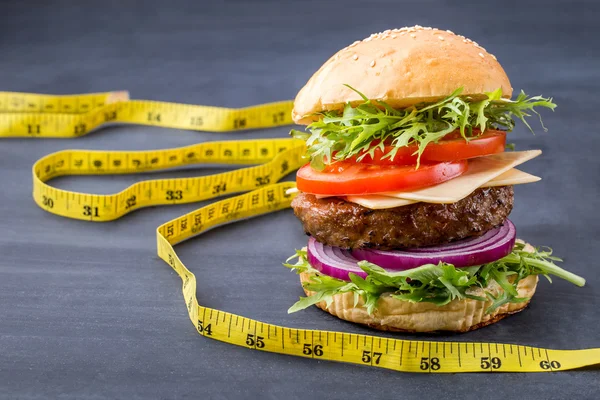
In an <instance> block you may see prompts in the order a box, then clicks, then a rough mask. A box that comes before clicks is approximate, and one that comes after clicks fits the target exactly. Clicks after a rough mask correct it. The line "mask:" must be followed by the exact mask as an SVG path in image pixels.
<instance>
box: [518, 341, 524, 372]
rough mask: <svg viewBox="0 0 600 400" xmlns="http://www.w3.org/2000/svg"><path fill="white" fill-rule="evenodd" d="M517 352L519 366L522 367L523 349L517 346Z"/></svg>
mask: <svg viewBox="0 0 600 400" xmlns="http://www.w3.org/2000/svg"><path fill="white" fill-rule="evenodd" d="M517 354H518V355H519V366H520V367H522V366H523V363H522V362H521V350H520V349H519V346H517Z"/></svg>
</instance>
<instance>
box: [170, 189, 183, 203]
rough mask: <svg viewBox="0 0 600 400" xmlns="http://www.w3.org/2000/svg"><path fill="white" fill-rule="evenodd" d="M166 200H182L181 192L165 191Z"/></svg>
mask: <svg viewBox="0 0 600 400" xmlns="http://www.w3.org/2000/svg"><path fill="white" fill-rule="evenodd" d="M166 199H167V200H169V201H172V200H183V191H181V190H167V191H166Z"/></svg>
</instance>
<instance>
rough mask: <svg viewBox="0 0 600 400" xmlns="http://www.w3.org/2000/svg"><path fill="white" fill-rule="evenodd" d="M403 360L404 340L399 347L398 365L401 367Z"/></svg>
mask: <svg viewBox="0 0 600 400" xmlns="http://www.w3.org/2000/svg"><path fill="white" fill-rule="evenodd" d="M403 358H404V340H403V341H402V344H401V345H400V365H402V359H403Z"/></svg>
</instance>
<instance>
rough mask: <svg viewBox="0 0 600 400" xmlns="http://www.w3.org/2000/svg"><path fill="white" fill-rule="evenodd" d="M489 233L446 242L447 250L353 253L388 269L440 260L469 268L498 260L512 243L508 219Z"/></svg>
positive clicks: (404, 268) (414, 266) (439, 247)
mask: <svg viewBox="0 0 600 400" xmlns="http://www.w3.org/2000/svg"><path fill="white" fill-rule="evenodd" d="M488 234H489V236H488ZM488 234H486V235H483V236H481V237H479V238H473V239H465V240H461V241H460V242H456V243H452V244H449V245H448V249H449V250H446V248H445V246H436V247H429V248H421V249H404V250H392V251H383V250H371V249H356V250H353V251H352V255H353V256H354V258H356V259H358V260H367V261H369V262H372V263H373V264H377V265H379V266H380V267H382V268H387V269H390V270H406V269H412V268H416V267H420V266H421V265H424V264H437V263H439V262H440V261H443V262H445V263H448V264H452V265H454V266H455V267H457V268H461V267H470V266H472V265H481V264H487V263H490V262H493V261H496V260H499V259H501V258H502V257H504V256H506V255H508V254H510V252H511V251H512V249H513V247H514V246H515V240H516V230H515V226H514V225H513V223H512V222H510V220H508V219H507V220H506V221H505V223H504V225H502V226H501V227H500V228H498V229H495V230H493V231H490V232H488ZM486 236H487V237H486Z"/></svg>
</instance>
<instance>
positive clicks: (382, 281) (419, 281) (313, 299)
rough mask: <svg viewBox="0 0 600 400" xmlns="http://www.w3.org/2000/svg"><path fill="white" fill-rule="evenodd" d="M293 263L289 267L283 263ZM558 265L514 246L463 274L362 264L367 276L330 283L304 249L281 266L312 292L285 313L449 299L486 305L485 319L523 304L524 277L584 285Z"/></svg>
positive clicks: (431, 267) (449, 268) (545, 253)
mask: <svg viewBox="0 0 600 400" xmlns="http://www.w3.org/2000/svg"><path fill="white" fill-rule="evenodd" d="M294 258H295V259H296V262H295V263H293V264H291V263H289V261H291V260H293V259H294ZM554 261H557V262H558V261H562V260H561V259H560V258H557V257H554V256H552V250H551V249H541V248H536V249H534V251H533V252H530V251H526V250H525V245H524V244H522V243H516V244H515V247H514V248H513V250H512V252H511V253H510V254H508V255H507V256H506V257H503V258H501V259H500V260H498V261H495V262H493V263H489V264H484V265H476V266H472V267H466V268H455V267H454V266H453V265H451V264H447V263H443V262H440V263H439V264H437V265H436V264H426V265H422V266H420V267H418V268H413V269H409V270H405V271H387V270H385V269H383V268H381V267H380V266H378V265H375V264H372V263H370V262H367V261H360V262H358V266H359V267H360V268H361V269H362V270H363V271H364V272H365V273H366V274H367V276H366V277H365V278H362V277H360V276H358V275H356V274H353V273H351V274H349V277H350V282H347V281H343V280H340V279H336V278H332V277H330V276H327V275H323V274H321V273H320V272H319V271H317V270H315V269H314V268H313V267H312V266H311V265H310V264H309V263H308V260H307V254H306V249H302V250H297V251H296V254H295V255H294V256H292V257H290V258H289V259H288V260H287V262H286V263H284V265H285V266H286V267H288V268H290V269H292V270H294V271H296V272H297V273H302V272H307V273H309V274H310V281H309V282H305V283H304V284H303V286H304V288H306V289H307V290H310V291H312V292H315V293H314V294H313V295H311V296H308V297H301V298H300V300H299V301H298V302H296V303H295V304H294V305H293V306H292V307H290V309H289V310H288V312H290V313H292V312H296V311H299V310H303V309H305V308H307V307H310V306H311V305H313V304H316V303H318V302H320V301H323V300H324V301H325V302H326V303H327V306H329V305H330V304H331V302H332V301H333V296H334V295H336V294H340V293H347V292H351V293H353V295H354V304H355V306H356V305H357V304H358V301H359V299H361V298H362V300H363V302H364V307H365V308H366V309H367V312H368V313H369V314H372V313H373V311H374V310H375V309H376V308H377V302H378V300H379V298H380V297H381V296H382V295H384V294H388V295H391V296H392V297H394V298H397V299H399V300H405V301H410V302H413V303H418V302H429V303H433V304H436V305H438V306H442V305H445V304H448V303H449V302H451V301H452V300H455V299H474V300H479V301H490V302H491V305H490V306H489V307H488V308H487V310H486V313H491V312H493V311H494V310H495V309H497V308H498V307H501V306H503V305H504V304H507V303H520V302H523V301H527V300H528V299H527V298H520V297H518V294H519V293H518V291H517V286H518V284H519V282H520V281H521V280H522V279H525V278H526V277H528V276H530V275H544V276H546V277H548V278H549V275H554V276H557V277H559V278H562V279H565V280H567V281H569V282H571V283H574V284H575V285H578V286H583V285H584V284H585V279H583V278H582V277H580V276H577V275H575V274H573V273H571V272H568V271H565V270H564V269H562V268H560V267H559V266H558V265H556V264H555V263H554ZM492 282H496V284H497V285H498V286H500V288H502V291H501V292H500V293H498V294H494V293H492V292H490V291H489V290H487V288H488V286H489V285H490V284H492ZM477 288H481V289H483V293H484V295H485V297H482V296H478V295H475V294H473V293H472V289H477Z"/></svg>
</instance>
